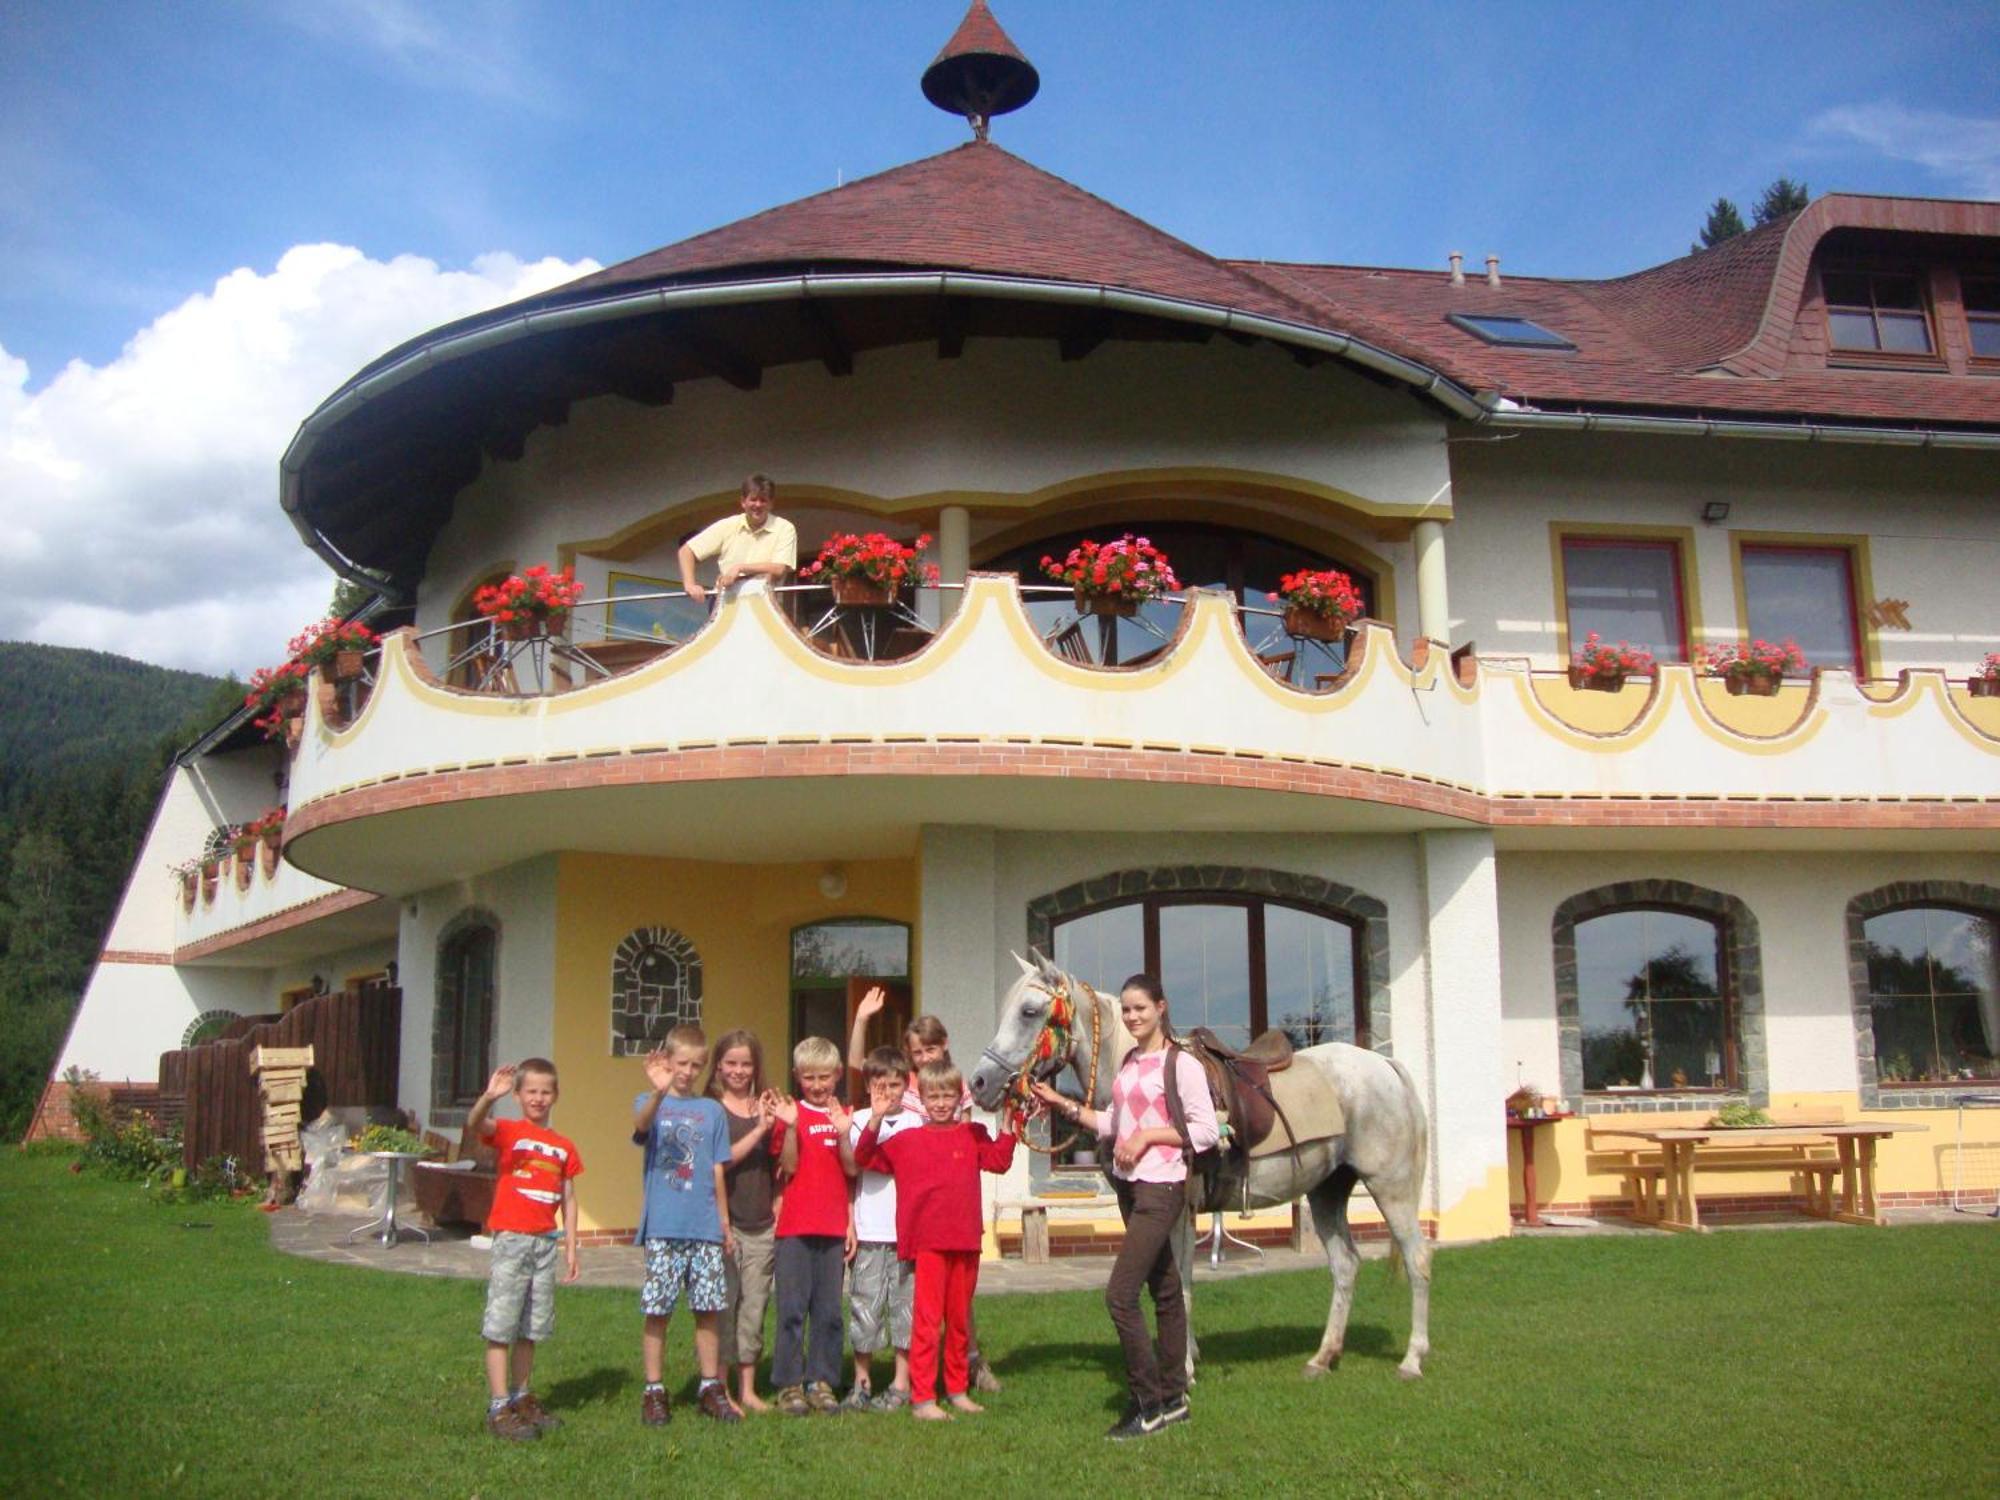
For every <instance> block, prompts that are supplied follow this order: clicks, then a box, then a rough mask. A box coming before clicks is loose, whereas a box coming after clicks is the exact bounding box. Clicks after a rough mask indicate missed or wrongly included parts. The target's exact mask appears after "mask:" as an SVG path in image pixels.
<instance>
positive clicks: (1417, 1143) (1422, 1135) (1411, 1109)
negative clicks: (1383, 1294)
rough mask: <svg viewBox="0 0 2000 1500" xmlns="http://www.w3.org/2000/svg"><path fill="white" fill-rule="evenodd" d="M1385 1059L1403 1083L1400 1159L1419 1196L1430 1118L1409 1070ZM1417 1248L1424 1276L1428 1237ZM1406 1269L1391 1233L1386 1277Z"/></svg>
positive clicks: (1414, 1193)
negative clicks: (1403, 1152) (1406, 1143)
mask: <svg viewBox="0 0 2000 1500" xmlns="http://www.w3.org/2000/svg"><path fill="white" fill-rule="evenodd" d="M1384 1061H1385V1062H1387V1063H1388V1064H1389V1066H1390V1067H1392V1068H1394V1069H1395V1070H1396V1076H1397V1077H1398V1078H1399V1079H1401V1080H1402V1083H1403V1114H1404V1117H1405V1119H1406V1120H1407V1122H1408V1124H1409V1140H1410V1153H1409V1156H1408V1158H1407V1159H1406V1160H1405V1161H1404V1163H1403V1169H1404V1171H1405V1172H1406V1173H1407V1174H1408V1180H1409V1182H1410V1185H1411V1186H1410V1192H1411V1194H1412V1196H1413V1197H1419V1198H1420V1197H1421V1195H1422V1193H1423V1186H1424V1168H1425V1166H1426V1164H1427V1163H1428V1162H1429V1161H1430V1121H1429V1119H1428V1118H1427V1117H1426V1116H1425V1114H1424V1101H1423V1096H1422V1095H1421V1094H1419V1093H1418V1092H1417V1081H1416V1079H1414V1078H1412V1077H1411V1076H1410V1070H1409V1069H1408V1068H1406V1067H1404V1066H1403V1065H1402V1064H1401V1063H1400V1062H1398V1061H1397V1060H1396V1059H1395V1058H1393V1057H1390V1058H1385V1059H1384ZM1418 1243H1419V1246H1420V1248H1419V1250H1418V1252H1417V1255H1418V1259H1419V1262H1420V1264H1419V1265H1418V1266H1417V1271H1418V1273H1419V1274H1420V1275H1422V1276H1424V1277H1426V1278H1428V1277H1429V1275H1430V1270H1431V1247H1430V1243H1429V1242H1428V1241H1422V1240H1420V1241H1419V1242H1418ZM1407 1270H1408V1267H1406V1266H1405V1265H1404V1264H1403V1247H1402V1246H1401V1245H1399V1244H1398V1243H1397V1242H1396V1239H1395V1237H1394V1236H1393V1235H1392V1236H1390V1239H1389V1279H1390V1280H1391V1281H1395V1280H1398V1279H1400V1278H1401V1277H1402V1276H1403V1275H1404V1274H1405V1273H1406V1271H1407Z"/></svg>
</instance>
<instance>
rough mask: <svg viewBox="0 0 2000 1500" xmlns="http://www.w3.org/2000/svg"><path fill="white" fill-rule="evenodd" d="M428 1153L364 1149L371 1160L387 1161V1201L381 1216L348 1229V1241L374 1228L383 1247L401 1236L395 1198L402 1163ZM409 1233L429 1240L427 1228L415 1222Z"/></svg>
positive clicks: (400, 1183) (401, 1174) (393, 1242)
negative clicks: (420, 1226) (397, 1222)
mask: <svg viewBox="0 0 2000 1500" xmlns="http://www.w3.org/2000/svg"><path fill="white" fill-rule="evenodd" d="M429 1154H430V1153H429V1152H427V1151H364V1152H363V1153H362V1155H364V1156H366V1157H368V1158H370V1159H371V1160H373V1161H380V1162H387V1163H388V1165H389V1202H388V1204H387V1205H386V1206H385V1207H384V1209H383V1210H382V1217H381V1218H379V1219H370V1220H369V1221H368V1222H367V1223H366V1224H363V1225H361V1226H360V1227H359V1228H357V1229H354V1230H351V1231H349V1233H348V1236H347V1238H348V1241H349V1243H352V1242H353V1241H354V1239H355V1238H356V1237H357V1236H360V1235H364V1234H368V1233H369V1232H370V1231H371V1230H375V1229H380V1230H381V1231H382V1232H381V1233H380V1234H378V1235H375V1236H374V1237H375V1238H376V1239H378V1240H380V1241H381V1242H382V1244H383V1246H384V1247H387V1246H389V1245H393V1244H395V1243H396V1241H397V1240H398V1239H400V1238H401V1230H399V1229H398V1228H397V1225H396V1198H397V1194H398V1191H399V1190H400V1188H401V1186H402V1182H403V1163H404V1162H406V1161H422V1160H423V1159H424V1158H425V1157H426V1156H428V1155H429ZM410 1233H411V1234H417V1235H422V1236H423V1240H424V1243H425V1244H426V1245H428V1244H429V1243H430V1242H431V1236H430V1231H429V1230H427V1229H420V1228H418V1227H417V1226H416V1225H415V1224H412V1225H411V1226H410Z"/></svg>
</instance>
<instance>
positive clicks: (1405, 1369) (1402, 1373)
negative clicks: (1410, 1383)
mask: <svg viewBox="0 0 2000 1500" xmlns="http://www.w3.org/2000/svg"><path fill="white" fill-rule="evenodd" d="M1396 1378H1397V1379H1398V1380H1422V1379H1423V1378H1424V1372H1423V1371H1422V1370H1420V1369H1416V1370H1413V1369H1411V1368H1410V1367H1409V1366H1408V1365H1397V1366H1396Z"/></svg>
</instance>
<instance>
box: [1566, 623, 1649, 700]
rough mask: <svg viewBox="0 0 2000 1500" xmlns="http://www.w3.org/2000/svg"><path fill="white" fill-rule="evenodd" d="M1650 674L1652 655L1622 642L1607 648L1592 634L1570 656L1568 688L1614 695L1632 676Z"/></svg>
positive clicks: (1606, 645)
mask: <svg viewBox="0 0 2000 1500" xmlns="http://www.w3.org/2000/svg"><path fill="white" fill-rule="evenodd" d="M1652 670H1653V653H1652V652H1650V651H1647V650H1644V649H1642V648H1641V647H1638V646H1633V645H1630V644H1628V643H1627V642H1625V641H1620V642H1619V643H1618V644H1617V645H1615V646H1613V645H1609V644H1607V643H1606V642H1604V641H1602V640H1600V639H1598V635H1597V632H1596V631H1594V630H1593V631H1591V632H1590V634H1589V635H1587V636H1585V637H1584V638H1583V644H1582V645H1581V646H1579V647H1577V648H1576V650H1575V651H1574V652H1572V653H1571V655H1570V659H1569V685H1570V686H1571V687H1573V688H1577V689H1579V690H1582V691H1584V692H1594V693H1615V692H1617V691H1618V690H1619V689H1620V688H1622V687H1623V686H1625V679H1626V677H1627V676H1628V675H1630V674H1631V673H1634V672H1638V673H1646V672H1650V671H1652Z"/></svg>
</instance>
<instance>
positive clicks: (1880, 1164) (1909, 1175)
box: [1508, 1094, 2000, 1205]
mask: <svg viewBox="0 0 2000 1500" xmlns="http://www.w3.org/2000/svg"><path fill="white" fill-rule="evenodd" d="M1635 1113H1643V1112H1641V1111H1635ZM1771 1113H1772V1115H1773V1116H1774V1118H1777V1119H1778V1120H1779V1121H1780V1122H1781V1123H1782V1122H1783V1120H1784V1118H1785V1116H1787V1115H1790V1116H1793V1117H1795V1118H1814V1119H1826V1120H1833V1119H1844V1120H1847V1121H1849V1122H1860V1121H1863V1120H1866V1121H1869V1122H1872V1123H1880V1124H1884V1125H1895V1126H1899V1127H1901V1128H1902V1132H1903V1133H1899V1134H1897V1135H1894V1136H1891V1137H1890V1138H1889V1139H1887V1140H1885V1141H1883V1142H1882V1143H1881V1145H1880V1146H1879V1147H1878V1148H1877V1150H1876V1156H1875V1188H1876V1191H1877V1192H1879V1193H1885V1194H1886V1193H1945V1194H1949V1193H1950V1192H1951V1191H1952V1187H1953V1182H1954V1176H1955V1173H1956V1170H1957V1165H1958V1150H1959V1148H1958V1146H1957V1145H1956V1140H1957V1130H1958V1112H1957V1111H1956V1110H1950V1109H1909V1110H1905V1109H1895V1110H1876V1111H1865V1110H1862V1109H1861V1108H1860V1107H1859V1104H1858V1102H1857V1100H1856V1097H1855V1096H1854V1095H1853V1094H1778V1095H1775V1096H1773V1099H1772V1103H1771ZM1707 1118H1708V1117H1707V1116H1706V1115H1699V1114H1695V1115H1689V1116H1688V1117H1687V1123H1688V1124H1689V1125H1701V1124H1704V1123H1706V1121H1707ZM1614 1120H1615V1117H1611V1116H1604V1115H1597V1116H1593V1117H1592V1118H1591V1119H1589V1120H1582V1119H1576V1120H1559V1121H1557V1122H1556V1123H1555V1124H1554V1125H1548V1126H1544V1127H1542V1128H1541V1129H1539V1130H1538V1131H1537V1132H1536V1137H1537V1138H1536V1141H1535V1178H1536V1195H1537V1197H1538V1198H1539V1199H1540V1201H1541V1202H1542V1203H1543V1204H1545V1205H1546V1204H1549V1203H1579V1202H1584V1201H1588V1200H1590V1199H1611V1198H1618V1197H1621V1196H1622V1194H1623V1192H1624V1183H1623V1180H1622V1179H1621V1178H1620V1177H1619V1176H1618V1174H1617V1173H1616V1172H1615V1171H1602V1170H1600V1171H1591V1170H1590V1162H1591V1159H1590V1158H1589V1157H1588V1156H1587V1154H1586V1151H1585V1148H1584V1142H1585V1131H1586V1129H1587V1128H1588V1127H1589V1126H1590V1125H1598V1126H1608V1125H1610V1124H1612V1123H1614ZM1655 1123H1657V1122H1655ZM1918 1127H1921V1129H1919V1128H1918ZM1508 1137H1509V1161H1508V1186H1509V1196H1510V1197H1511V1199H1512V1201H1513V1202H1514V1203H1516V1204H1519V1203H1520V1202H1522V1191H1521V1148H1520V1141H1519V1136H1518V1132H1515V1131H1509V1132H1508ZM1630 1144H1632V1145H1634V1146H1641V1145H1642V1144H1643V1143H1642V1142H1638V1141H1634V1142H1631V1143H1630ZM1829 1154H1830V1148H1829ZM1964 1157H1965V1192H1966V1194H1967V1196H1968V1197H1970V1196H1971V1195H1972V1194H1974V1193H1977V1192H1984V1193H1989V1194H1990V1193H1991V1192H1992V1191H1993V1189H1994V1188H1995V1186H1996V1185H2000V1110H1991V1109H1985V1110H1981V1109H1968V1110H1967V1111H1966V1112H1965V1144H1964ZM1599 1160H1600V1161H1601V1158H1600V1159H1599ZM1795 1190H1796V1189H1795V1184H1794V1179H1793V1177H1792V1176H1791V1174H1789V1173H1786V1172H1770V1173H1763V1172H1731V1173H1728V1174H1726V1175H1724V1174H1716V1175H1713V1176H1709V1177H1706V1178H1705V1177H1703V1176H1702V1174H1701V1169H1700V1167H1699V1165H1697V1167H1696V1168H1695V1193H1696V1195H1697V1196H1698V1197H1699V1198H1702V1199H1710V1198H1714V1199H1728V1198H1734V1197H1757V1196H1767V1195H1771V1194H1782V1193H1791V1192H1793V1191H1795Z"/></svg>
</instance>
